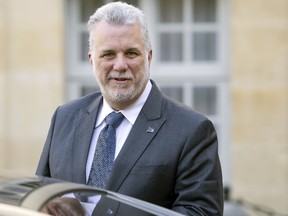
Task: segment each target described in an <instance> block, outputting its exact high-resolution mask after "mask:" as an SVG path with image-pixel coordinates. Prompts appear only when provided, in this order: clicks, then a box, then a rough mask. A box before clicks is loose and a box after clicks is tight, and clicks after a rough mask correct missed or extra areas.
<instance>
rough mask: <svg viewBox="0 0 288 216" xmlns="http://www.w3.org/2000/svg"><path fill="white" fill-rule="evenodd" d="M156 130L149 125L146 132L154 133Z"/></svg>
mask: <svg viewBox="0 0 288 216" xmlns="http://www.w3.org/2000/svg"><path fill="white" fill-rule="evenodd" d="M153 132H154V128H151V127H148V129H147V131H146V133H153Z"/></svg>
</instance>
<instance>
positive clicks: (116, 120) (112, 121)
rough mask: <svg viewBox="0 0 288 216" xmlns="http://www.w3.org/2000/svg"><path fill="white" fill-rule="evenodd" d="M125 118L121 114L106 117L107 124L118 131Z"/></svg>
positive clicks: (113, 113)
mask: <svg viewBox="0 0 288 216" xmlns="http://www.w3.org/2000/svg"><path fill="white" fill-rule="evenodd" d="M123 118H124V116H123V114H122V113H121V112H118V113H116V112H112V113H110V114H109V115H107V116H106V123H107V124H108V125H111V126H112V127H113V128H114V129H116V128H117V127H118V126H119V125H120V123H121V122H122V120H123Z"/></svg>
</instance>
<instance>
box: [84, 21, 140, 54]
mask: <svg viewBox="0 0 288 216" xmlns="http://www.w3.org/2000/svg"><path fill="white" fill-rule="evenodd" d="M90 34H91V35H90V40H91V41H92V42H93V44H94V45H92V46H94V48H96V49H104V48H106V47H107V48H110V49H111V48H113V47H114V48H118V47H126V48H129V47H130V48H133V47H135V46H136V47H138V48H139V49H142V48H144V36H143V34H142V31H141V26H140V25H139V24H138V23H135V24H129V25H114V24H110V23H107V22H105V21H101V22H99V23H97V24H96V25H95V26H94V28H93V29H92V31H91V33H90Z"/></svg>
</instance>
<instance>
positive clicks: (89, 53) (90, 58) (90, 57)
mask: <svg viewBox="0 0 288 216" xmlns="http://www.w3.org/2000/svg"><path fill="white" fill-rule="evenodd" d="M92 56H93V55H92V53H91V51H89V52H88V59H89V62H90V64H91V65H93V58H92Z"/></svg>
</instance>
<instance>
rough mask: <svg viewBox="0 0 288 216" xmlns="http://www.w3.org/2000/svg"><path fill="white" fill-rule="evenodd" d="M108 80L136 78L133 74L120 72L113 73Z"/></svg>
mask: <svg viewBox="0 0 288 216" xmlns="http://www.w3.org/2000/svg"><path fill="white" fill-rule="evenodd" d="M107 78H108V79H133V78H134V76H133V74H132V73H131V72H129V71H127V72H118V71H111V72H110V73H109V74H108V76H107Z"/></svg>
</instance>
